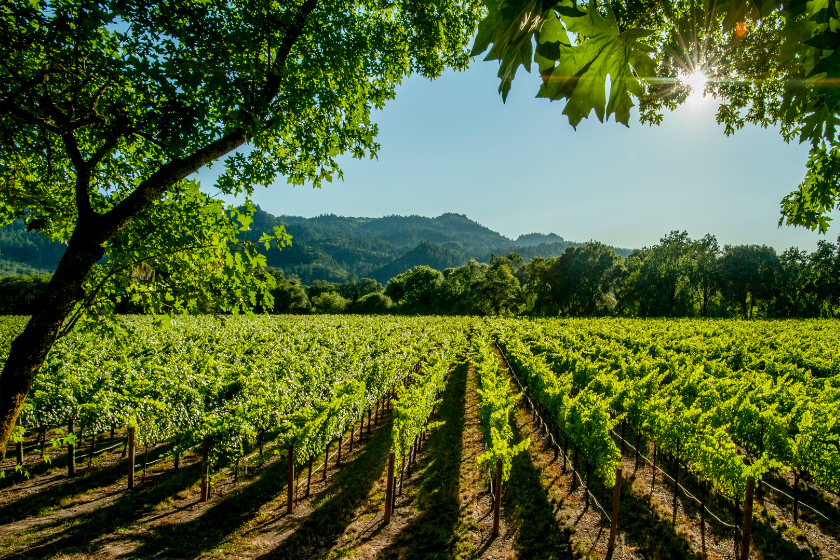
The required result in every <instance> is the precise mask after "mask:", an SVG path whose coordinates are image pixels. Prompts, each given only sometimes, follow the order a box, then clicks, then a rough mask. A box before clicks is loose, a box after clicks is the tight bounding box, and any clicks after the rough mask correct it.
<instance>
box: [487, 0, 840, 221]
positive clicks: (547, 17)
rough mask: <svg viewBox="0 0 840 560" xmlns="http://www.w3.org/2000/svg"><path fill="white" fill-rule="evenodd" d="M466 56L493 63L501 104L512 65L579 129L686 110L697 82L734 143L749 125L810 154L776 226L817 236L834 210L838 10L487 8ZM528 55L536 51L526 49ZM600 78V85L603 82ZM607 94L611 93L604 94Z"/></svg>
mask: <svg viewBox="0 0 840 560" xmlns="http://www.w3.org/2000/svg"><path fill="white" fill-rule="evenodd" d="M486 5H487V15H486V17H485V18H484V19H483V20H482V21H481V23H480V24H479V31H478V34H477V36H476V38H475V42H474V45H473V50H472V54H473V55H478V54H481V53H484V52H487V56H486V58H485V60H498V61H499V65H500V67H499V78H500V80H501V83H500V85H499V91H500V92H501V94H502V97H503V99H504V98H506V97H507V94H508V92H509V91H510V88H511V83H512V81H513V79H514V78H515V76H516V72H517V70H518V68H519V67H520V66H523V67H524V68H525V69H526V70H528V71H530V69H531V65H532V63H533V64H536V65H537V67H538V69H539V73H540V77H541V78H542V83H541V84H540V86H539V91H538V94H537V96H538V97H543V98H547V99H549V100H552V101H557V100H563V101H565V105H564V108H563V114H565V115H566V116H567V117H568V119H569V123H570V124H571V125H572V126H574V127H576V126H577V125H578V124H579V123H580V122H581V120H583V119H584V118H588V117H589V115H590V114H591V113H592V112H593V111H594V112H595V115H596V116H597V118H598V120H600V121H602V122H603V121H604V118H607V119H609V117H610V116H611V115H614V117H615V120H616V122H620V123H623V124H625V125H629V119H630V109H631V108H632V107H633V106H634V100H636V101H637V102H638V103H639V105H640V111H641V120H642V122H647V123H652V124H658V123H659V122H661V121H662V112H663V109H666V108H668V109H672V108H674V107H676V106H677V105H678V104H680V103H682V102H684V101H685V99H686V98H687V97H688V94H689V93H690V91H691V86H690V85H689V84H690V82H691V80H687V79H686V77H688V76H691V75H699V76H701V79H702V80H704V81H705V84H704V86H703V89H704V92H708V93H711V94H712V95H715V96H717V97H719V98H721V99H722V100H723V102H722V103H721V105H720V108H719V110H718V114H717V121H718V122H719V123H722V124H724V125H725V127H726V129H725V131H726V134H727V135H729V134H732V133H734V132H735V131H736V130H738V129H740V128H742V127H743V126H744V124H745V123H747V122H750V123H754V124H757V125H759V126H764V127H767V126H768V125H773V126H779V129H780V132H781V134H782V136H783V137H784V139H785V140H786V141H788V142H789V141H791V140H794V139H797V138H798V139H799V141H800V142H808V143H809V144H810V145H811V153H810V157H809V160H808V162H807V165H806V177H805V180H804V181H803V182H802V183H801V184H800V185H799V186H798V187H797V189H796V190H795V191H794V192H792V193H791V194H790V195H788V196H786V197H785V198H784V199H783V200H782V204H781V214H782V215H781V218H780V220H779V223H780V225H781V224H783V223H786V224H791V225H796V226H804V227H808V228H810V229H812V230H819V231H820V232H821V233H824V232H825V231H826V229H827V228H828V225H829V222H830V218H829V217H828V213H829V212H831V210H833V209H840V139H838V137H837V122H838V113H840V92H838V90H837V88H836V85H835V84H836V83H837V80H838V79H840V64H837V60H836V59H837V48H838V46H840V12H838V9H837V7H836V6H835V5H834V4H832V3H830V2H787V1H781V0H763V1H761V2H747V1H745V0H725V1H722V2H717V1H713V0H700V1H698V2H676V3H669V4H667V7H665V6H663V5H662V4H661V3H658V2H656V1H654V0H640V1H635V2H619V1H618V0H606V1H605V2H597V3H596V2H595V1H594V0H590V1H589V2H588V3H577V2H570V1H568V0H561V1H559V2H558V1H556V0H548V1H543V0H486ZM534 46H536V48H534ZM608 80H609V81H608ZM607 83H609V84H610V86H609V93H608V94H605V91H606V89H607Z"/></svg>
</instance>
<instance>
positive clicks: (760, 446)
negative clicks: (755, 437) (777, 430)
mask: <svg viewBox="0 0 840 560" xmlns="http://www.w3.org/2000/svg"><path fill="white" fill-rule="evenodd" d="M762 457H764V420H762V421H761V435H760V436H759V442H758V458H759V459H761V458H762ZM756 494H757V495H758V499H759V500H760V499H761V496H762V495H763V490H762V488H761V477H759V478H758V488H757V492H756Z"/></svg>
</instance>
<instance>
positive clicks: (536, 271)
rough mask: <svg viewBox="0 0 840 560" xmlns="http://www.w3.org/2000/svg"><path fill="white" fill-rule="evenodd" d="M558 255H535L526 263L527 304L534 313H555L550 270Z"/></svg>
mask: <svg viewBox="0 0 840 560" xmlns="http://www.w3.org/2000/svg"><path fill="white" fill-rule="evenodd" d="M557 259H558V257H549V258H547V259H546V258H543V257H534V258H532V259H531V260H530V261H528V263H527V264H526V265H525V269H526V272H527V273H528V283H527V284H526V285H525V292H524V297H525V301H526V305H527V306H528V308H529V310H530V312H531V313H532V314H533V315H555V314H556V313H557V308H556V302H554V301H553V300H552V291H551V284H550V283H549V271H550V270H551V267H552V265H553V264H554V263H555V262H556V261H557Z"/></svg>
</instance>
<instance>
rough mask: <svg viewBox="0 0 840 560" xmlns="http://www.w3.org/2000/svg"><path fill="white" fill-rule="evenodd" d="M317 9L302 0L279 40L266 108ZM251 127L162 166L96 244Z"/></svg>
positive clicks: (111, 216) (233, 145) (111, 218)
mask: <svg viewBox="0 0 840 560" xmlns="http://www.w3.org/2000/svg"><path fill="white" fill-rule="evenodd" d="M317 5H318V0H306V2H304V4H303V6H301V8H300V10H299V11H298V13H297V15H296V16H295V19H294V21H293V22H292V24H291V25H290V26H289V29H288V31H287V32H286V34H285V35H284V36H283V41H282V46H281V47H280V48H279V49H278V51H277V56H276V58H275V61H274V65H273V71H272V72H271V74H270V75H269V76H268V79H267V80H266V85H265V87H264V88H263V94H262V96H263V100H264V101H265V103H266V106H267V105H268V104H269V103H270V102H271V100H272V99H274V97H276V96H277V94H278V93H279V91H280V85H281V83H282V77H283V69H284V68H285V66H286V61H287V60H288V58H289V54H290V53H291V51H292V48H293V47H294V45H295V43H296V42H297V40H298V39H299V38H300V36H301V34H302V33H303V29H304V25H305V23H306V18H307V17H308V16H309V15H310V14H311V13H312V12H313V11H314V10H315V8H316V7H317ZM253 124H254V123H252V122H247V123H243V124H242V125H241V126H239V127H237V128H235V129H233V130H231V131H230V132H228V133H227V134H225V135H224V136H222V137H221V138H219V139H217V140H215V141H213V142H211V143H209V144H207V145H206V146H205V147H203V148H200V149H199V150H196V151H195V152H194V153H193V154H191V155H190V156H187V157H185V158H183V159H175V160H172V161H170V162H169V163H167V164H165V165H163V166H162V167H161V168H160V169H158V170H157V171H156V172H154V173H153V174H152V175H151V176H150V177H149V178H148V179H146V180H145V181H143V182H142V183H141V184H140V185H139V186H138V187H137V189H136V190H135V191H134V192H132V193H131V194H130V195H129V196H128V197H126V198H125V199H124V200H123V201H122V202H120V203H119V204H118V205H117V206H115V207H114V208H112V209H111V210H110V211H108V213H107V214H105V215H104V227H103V228H102V229H101V230H100V231H99V232H97V233H98V236H97V241H98V242H100V243H103V242H104V241H105V240H107V239H108V238H110V237H111V236H113V235H114V234H116V233H117V232H118V231H119V230H121V229H122V228H123V227H125V226H126V225H127V224H128V223H129V222H130V221H131V219H132V218H133V217H134V216H136V215H137V214H139V213H141V212H143V211H144V210H146V209H147V208H149V207H151V206H152V205H153V204H154V203H155V201H156V200H157V199H158V198H159V197H160V196H161V195H162V194H163V193H165V192H166V191H167V190H168V189H169V188H170V187H172V185H174V184H175V183H177V182H178V181H180V180H182V179H184V178H185V177H187V176H189V175H191V174H192V173H195V172H196V171H198V170H199V169H200V168H202V167H204V166H205V165H207V164H208V163H211V162H213V161H216V160H217V159H219V158H221V157H222V156H224V155H226V154H228V153H230V152H232V151H233V150H235V149H237V148H239V147H240V146H242V145H243V144H245V142H247V141H248V140H249V139H250V132H249V131H250V130H251V125H253Z"/></svg>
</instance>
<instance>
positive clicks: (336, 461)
mask: <svg viewBox="0 0 840 560" xmlns="http://www.w3.org/2000/svg"><path fill="white" fill-rule="evenodd" d="M342 437H343V436H338V456H337V457H336V459H335V464H336V466H338V465H340V464H341V438H342Z"/></svg>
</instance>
